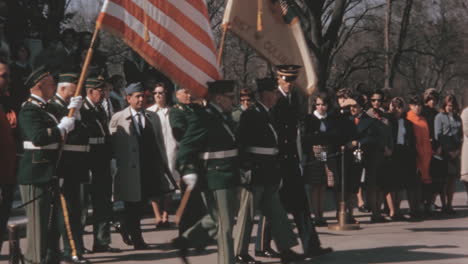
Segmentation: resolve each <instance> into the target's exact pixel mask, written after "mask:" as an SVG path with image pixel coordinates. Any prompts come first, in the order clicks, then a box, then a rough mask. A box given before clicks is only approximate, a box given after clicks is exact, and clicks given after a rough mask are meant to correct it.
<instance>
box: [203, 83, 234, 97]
mask: <svg viewBox="0 0 468 264" xmlns="http://www.w3.org/2000/svg"><path fill="white" fill-rule="evenodd" d="M207 84H208V93H209V94H224V93H232V92H234V88H235V87H236V81H234V80H219V81H214V82H208V83H207Z"/></svg>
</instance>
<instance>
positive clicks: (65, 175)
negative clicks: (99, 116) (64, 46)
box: [48, 95, 89, 258]
mask: <svg viewBox="0 0 468 264" xmlns="http://www.w3.org/2000/svg"><path fill="white" fill-rule="evenodd" d="M67 105H68V103H66V102H65V101H64V100H63V99H62V98H61V97H60V96H59V95H56V96H55V97H54V98H52V99H51V101H50V102H49V105H48V109H49V111H50V112H51V113H52V114H53V115H54V116H55V117H56V118H57V120H60V119H62V117H64V116H67V115H68V108H67ZM88 162H89V138H88V133H87V131H86V128H85V127H84V126H83V124H82V123H81V121H78V120H77V121H75V129H74V130H73V131H72V132H70V133H69V134H67V138H66V142H65V144H64V145H63V151H62V154H61V158H60V162H59V164H58V167H57V175H58V176H59V177H60V178H62V179H63V185H62V192H63V195H64V197H65V201H66V203H67V208H68V215H69V221H70V227H71V231H72V236H73V239H74V241H75V245H76V250H77V254H78V255H83V246H84V244H83V230H82V227H81V207H82V205H81V199H80V185H81V183H85V182H87V181H88V180H89V173H88V171H89V168H88ZM59 219H60V220H62V221H60V224H61V226H60V233H61V236H62V238H63V255H64V256H65V257H68V258H69V257H71V253H72V252H71V247H70V241H69V238H68V235H67V231H66V228H65V226H64V222H63V213H62V212H61V213H60V214H59Z"/></svg>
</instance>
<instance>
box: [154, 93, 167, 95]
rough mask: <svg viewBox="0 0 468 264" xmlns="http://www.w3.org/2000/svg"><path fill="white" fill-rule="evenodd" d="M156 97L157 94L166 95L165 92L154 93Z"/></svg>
mask: <svg viewBox="0 0 468 264" xmlns="http://www.w3.org/2000/svg"><path fill="white" fill-rule="evenodd" d="M153 94H154V95H156V94H165V92H153Z"/></svg>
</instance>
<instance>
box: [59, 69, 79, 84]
mask: <svg viewBox="0 0 468 264" xmlns="http://www.w3.org/2000/svg"><path fill="white" fill-rule="evenodd" d="M79 77H80V76H79V75H78V73H75V72H65V73H61V74H59V77H58V82H59V83H74V84H77V83H78V78H79Z"/></svg>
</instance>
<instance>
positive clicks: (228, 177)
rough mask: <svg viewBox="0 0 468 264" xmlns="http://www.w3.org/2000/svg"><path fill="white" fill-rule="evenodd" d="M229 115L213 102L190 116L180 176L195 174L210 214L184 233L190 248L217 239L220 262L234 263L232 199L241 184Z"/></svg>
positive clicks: (182, 145) (179, 161)
mask: <svg viewBox="0 0 468 264" xmlns="http://www.w3.org/2000/svg"><path fill="white" fill-rule="evenodd" d="M229 117H230V115H223V113H221V112H220V111H219V110H218V109H217V107H215V106H213V105H212V104H211V103H210V104H209V105H208V106H207V107H206V109H198V110H196V111H195V112H194V113H193V114H190V115H188V128H187V131H186V132H185V134H184V137H183V139H182V141H181V142H180V148H179V151H178V153H177V167H178V170H179V171H180V174H181V175H184V176H185V175H189V174H192V173H196V174H197V175H198V182H197V184H199V185H200V188H201V189H202V192H203V197H204V202H205V203H206V207H207V209H208V214H207V215H205V216H204V217H203V218H202V219H200V220H199V221H198V222H197V223H196V224H195V225H194V226H192V227H191V228H190V229H188V230H187V231H185V232H184V233H183V234H182V237H183V238H185V240H187V241H189V242H190V244H191V245H190V246H191V247H195V248H204V247H205V246H206V245H207V243H208V242H209V241H210V240H211V239H213V238H214V237H215V236H217V240H218V263H223V264H232V263H234V247H233V240H232V227H233V223H234V222H233V221H234V217H233V214H234V209H233V206H234V205H233V200H234V198H235V188H236V187H237V186H238V185H239V180H240V179H239V172H238V161H237V154H238V150H237V145H236V138H235V135H234V133H233V130H232V127H231V124H230V123H231V122H230V121H229Z"/></svg>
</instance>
